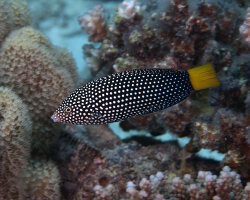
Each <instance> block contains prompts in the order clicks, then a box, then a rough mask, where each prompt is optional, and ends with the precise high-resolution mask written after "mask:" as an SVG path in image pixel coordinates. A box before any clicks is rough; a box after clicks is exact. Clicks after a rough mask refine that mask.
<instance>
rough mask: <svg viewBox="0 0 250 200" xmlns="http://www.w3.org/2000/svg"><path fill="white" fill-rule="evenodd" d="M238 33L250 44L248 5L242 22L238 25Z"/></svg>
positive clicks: (249, 12)
mask: <svg viewBox="0 0 250 200" xmlns="http://www.w3.org/2000/svg"><path fill="white" fill-rule="evenodd" d="M240 33H241V34H242V36H243V37H244V38H245V40H246V42H247V43H248V44H250V7H248V9H247V13H246V19H245V21H244V23H243V24H242V25H241V26H240Z"/></svg>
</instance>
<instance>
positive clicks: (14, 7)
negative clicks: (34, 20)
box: [0, 0, 31, 44]
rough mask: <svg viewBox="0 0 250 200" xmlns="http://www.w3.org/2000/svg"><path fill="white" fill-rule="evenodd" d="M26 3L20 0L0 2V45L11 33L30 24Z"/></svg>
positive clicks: (2, 0)
mask: <svg viewBox="0 0 250 200" xmlns="http://www.w3.org/2000/svg"><path fill="white" fill-rule="evenodd" d="M29 16H30V14H29V11H28V9H27V6H26V3H25V2H23V1H20V0H1V1H0V44H1V43H2V42H3V40H4V38H5V37H6V36H7V35H8V34H9V33H10V32H11V31H12V30H15V29H18V28H21V27H23V26H27V25H30V24H31V21H30V17H29Z"/></svg>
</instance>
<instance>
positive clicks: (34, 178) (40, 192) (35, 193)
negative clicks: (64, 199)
mask: <svg viewBox="0 0 250 200" xmlns="http://www.w3.org/2000/svg"><path fill="white" fill-rule="evenodd" d="M22 192H23V199H31V200H37V199H46V200H60V199H61V194H60V175H59V172H58V169H57V166H56V165H55V164H54V163H53V162H51V161H49V162H48V161H34V160H31V161H30V162H29V165H28V167H27V169H26V171H25V173H24V175H23V186H22Z"/></svg>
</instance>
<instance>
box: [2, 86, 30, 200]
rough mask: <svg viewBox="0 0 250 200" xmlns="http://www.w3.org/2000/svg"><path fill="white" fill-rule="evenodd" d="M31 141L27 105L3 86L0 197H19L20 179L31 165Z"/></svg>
mask: <svg viewBox="0 0 250 200" xmlns="http://www.w3.org/2000/svg"><path fill="white" fill-rule="evenodd" d="M30 143H31V120H30V117H29V114H28V109H27V106H26V105H24V103H23V102H22V100H21V99H20V98H19V97H18V96H17V95H16V94H15V93H14V92H12V91H11V90H10V89H8V88H4V87H0V147H1V148H0V183H1V189H0V199H18V196H19V195H20V192H21V191H20V190H21V188H20V183H19V181H20V180H19V179H20V177H21V176H22V174H23V173H24V170H25V169H26V167H27V165H28V159H29V157H30Z"/></svg>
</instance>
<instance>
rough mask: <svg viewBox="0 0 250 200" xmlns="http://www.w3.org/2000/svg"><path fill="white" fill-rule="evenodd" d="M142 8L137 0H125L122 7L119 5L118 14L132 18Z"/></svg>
mask: <svg viewBox="0 0 250 200" xmlns="http://www.w3.org/2000/svg"><path fill="white" fill-rule="evenodd" d="M140 10H141V7H140V5H139V4H138V3H137V1H136V0H124V1H123V2H122V4H121V6H120V7H118V11H117V14H118V16H119V17H121V18H125V19H131V18H133V17H134V16H135V15H137V14H139V13H140Z"/></svg>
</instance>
